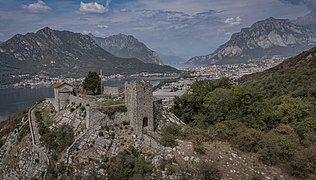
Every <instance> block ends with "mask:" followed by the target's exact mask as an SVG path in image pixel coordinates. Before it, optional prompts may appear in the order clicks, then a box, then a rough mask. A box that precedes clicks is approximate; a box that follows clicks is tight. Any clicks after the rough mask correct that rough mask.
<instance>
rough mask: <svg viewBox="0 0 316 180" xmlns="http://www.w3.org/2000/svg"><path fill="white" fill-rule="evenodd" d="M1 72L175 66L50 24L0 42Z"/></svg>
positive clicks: (117, 70) (121, 70) (75, 73)
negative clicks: (124, 53) (124, 54)
mask: <svg viewBox="0 0 316 180" xmlns="http://www.w3.org/2000/svg"><path fill="white" fill-rule="evenodd" d="M0 69H1V74H2V73H11V74H19V73H34V74H38V73H44V74H48V75H51V76H57V75H66V76H82V75H85V74H86V73H87V72H88V71H99V70H100V69H102V70H103V72H104V73H105V74H115V73H121V74H128V73H136V72H142V71H145V72H161V71H162V72H164V71H169V70H170V71H174V70H175V69H173V68H171V67H167V66H159V65H155V64H146V63H143V62H142V61H140V60H138V59H136V58H118V57H116V56H114V55H112V54H110V53H109V52H107V51H105V50H104V49H102V48H101V47H99V46H98V45H97V44H96V42H95V41H94V40H93V39H91V38H90V37H89V36H87V35H82V34H80V33H73V32H69V31H55V30H52V29H50V28H48V27H46V28H44V29H41V30H39V31H37V32H36V33H27V34H26V35H20V34H18V35H15V36H14V37H12V38H11V39H9V40H8V41H6V42H4V43H2V44H1V45H0Z"/></svg>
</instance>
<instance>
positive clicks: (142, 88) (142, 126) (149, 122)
mask: <svg viewBox="0 0 316 180" xmlns="http://www.w3.org/2000/svg"><path fill="white" fill-rule="evenodd" d="M152 91H153V88H152V85H151V84H150V83H149V82H145V81H132V82H126V83H125V105H126V107H127V116H128V119H129V121H130V124H131V126H132V128H133V131H134V133H135V134H136V135H137V136H138V137H141V136H142V134H143V130H148V131H153V130H154V118H153V114H154V113H153V94H152Z"/></svg>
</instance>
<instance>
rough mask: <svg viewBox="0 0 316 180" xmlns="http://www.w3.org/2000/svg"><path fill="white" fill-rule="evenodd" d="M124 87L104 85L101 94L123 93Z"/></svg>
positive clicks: (117, 94) (115, 94)
mask: <svg viewBox="0 0 316 180" xmlns="http://www.w3.org/2000/svg"><path fill="white" fill-rule="evenodd" d="M123 93H124V88H121V87H109V86H104V90H103V94H104V95H107V96H120V95H123Z"/></svg>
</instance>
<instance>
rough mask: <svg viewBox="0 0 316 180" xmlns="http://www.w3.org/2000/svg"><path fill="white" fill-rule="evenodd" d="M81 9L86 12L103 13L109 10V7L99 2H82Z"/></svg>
mask: <svg viewBox="0 0 316 180" xmlns="http://www.w3.org/2000/svg"><path fill="white" fill-rule="evenodd" d="M80 11H81V12H85V13H99V14H103V13H105V12H107V11H108V8H106V7H104V6H103V5H102V4H99V3H97V2H92V3H84V2H80Z"/></svg>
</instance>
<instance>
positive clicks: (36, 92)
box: [0, 77, 175, 121]
mask: <svg viewBox="0 0 316 180" xmlns="http://www.w3.org/2000/svg"><path fill="white" fill-rule="evenodd" d="M173 78H175V77H128V78H123V79H112V80H109V81H104V82H103V85H104V86H111V87H123V86H124V83H125V82H126V81H132V80H139V79H143V80H146V81H150V82H151V83H152V84H153V85H154V86H155V85H157V84H159V82H160V81H162V80H168V79H173ZM53 96H54V92H53V88H52V87H39V88H8V89H0V121H3V120H5V119H7V118H8V117H9V116H10V115H13V114H16V113H20V112H23V111H24V110H25V109H26V108H28V107H31V106H32V105H33V104H34V103H35V101H36V100H38V99H41V98H52V97H53Z"/></svg>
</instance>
